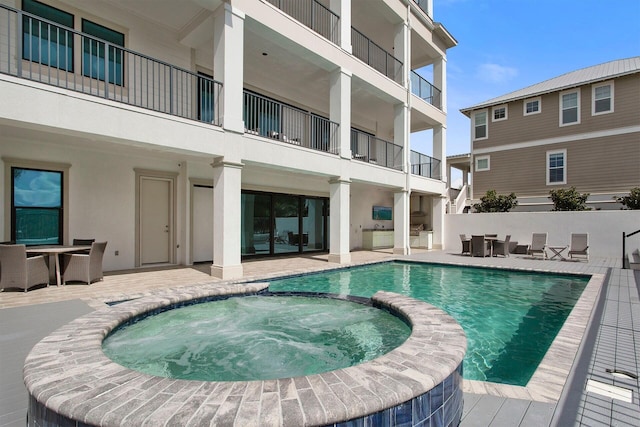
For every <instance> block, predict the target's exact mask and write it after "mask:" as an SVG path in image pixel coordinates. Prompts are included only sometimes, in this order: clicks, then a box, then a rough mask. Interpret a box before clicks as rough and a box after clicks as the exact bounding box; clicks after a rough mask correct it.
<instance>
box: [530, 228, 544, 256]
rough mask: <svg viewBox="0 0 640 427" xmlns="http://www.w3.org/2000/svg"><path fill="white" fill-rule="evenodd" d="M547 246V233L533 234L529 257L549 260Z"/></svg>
mask: <svg viewBox="0 0 640 427" xmlns="http://www.w3.org/2000/svg"><path fill="white" fill-rule="evenodd" d="M545 246H547V233H533V235H532V236H531V247H529V255H531V256H532V257H534V258H535V257H536V255H541V256H542V259H546V258H547V252H546V251H545Z"/></svg>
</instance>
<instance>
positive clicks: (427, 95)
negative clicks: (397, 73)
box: [411, 71, 442, 109]
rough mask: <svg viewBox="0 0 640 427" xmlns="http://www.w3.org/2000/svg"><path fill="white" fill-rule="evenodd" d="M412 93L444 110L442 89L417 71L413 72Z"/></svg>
mask: <svg viewBox="0 0 640 427" xmlns="http://www.w3.org/2000/svg"><path fill="white" fill-rule="evenodd" d="M411 93H413V94H414V95H416V96H417V97H419V98H422V99H424V100H425V101H427V102H428V103H429V104H431V105H433V106H434V107H436V108H438V109H442V105H441V104H442V101H441V97H440V93H441V92H440V89H438V88H437V87H435V86H434V85H432V84H431V83H429V82H428V81H426V80H425V79H424V78H423V77H422V76H420V75H419V74H418V73H416V72H415V71H411Z"/></svg>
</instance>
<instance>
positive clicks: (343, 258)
mask: <svg viewBox="0 0 640 427" xmlns="http://www.w3.org/2000/svg"><path fill="white" fill-rule="evenodd" d="M350 199H351V181H349V180H344V179H335V180H331V181H329V209H330V214H329V229H330V234H329V262H335V263H338V264H348V263H350V262H351V253H350V251H349V249H350V248H349V224H350V220H351V212H350V204H351V200H350Z"/></svg>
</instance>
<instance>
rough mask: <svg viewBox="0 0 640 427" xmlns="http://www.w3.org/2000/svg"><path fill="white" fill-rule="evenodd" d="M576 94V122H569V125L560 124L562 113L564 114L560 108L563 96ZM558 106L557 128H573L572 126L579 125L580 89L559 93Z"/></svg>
mask: <svg viewBox="0 0 640 427" xmlns="http://www.w3.org/2000/svg"><path fill="white" fill-rule="evenodd" d="M573 93H575V94H577V95H578V96H577V99H576V108H577V111H576V119H577V120H576V121H575V122H569V123H563V122H562V113H563V112H564V109H563V107H562V97H563V96H564V95H571V94H573ZM558 104H559V108H558V110H559V115H558V116H559V117H558V121H559V126H560V127H563V126H573V125H579V124H580V88H576V89H571V90H566V91H564V92H560V93H559V94H558Z"/></svg>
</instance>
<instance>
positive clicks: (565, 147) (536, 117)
mask: <svg viewBox="0 0 640 427" xmlns="http://www.w3.org/2000/svg"><path fill="white" fill-rule="evenodd" d="M460 111H461V112H462V113H463V114H465V115H466V116H468V117H469V118H470V119H471V159H470V161H471V166H472V167H471V175H472V179H471V182H472V191H471V198H472V199H473V200H472V202H476V201H477V200H479V198H480V197H482V196H483V195H484V194H486V192H487V190H496V192H497V193H498V194H509V193H511V192H513V193H515V194H516V195H517V196H518V202H519V206H518V208H517V210H519V211H548V210H551V208H552V207H553V204H552V202H551V199H550V198H549V193H550V191H551V190H555V189H559V188H570V187H575V188H576V189H577V190H578V191H579V192H580V193H590V196H589V198H588V200H587V204H588V205H589V206H590V207H591V208H592V209H620V207H621V205H620V204H619V203H616V202H615V201H614V200H613V198H614V196H618V195H625V194H628V193H629V191H630V190H631V188H633V187H638V186H640V57H634V58H627V59H620V60H616V61H611V62H607V63H604V64H600V65H595V66H593V67H588V68H584V69H581V70H577V71H573V72H570V73H567V74H563V75H561V76H558V77H555V78H552V79H550V80H546V81H544V82H541V83H537V84H534V85H532V86H529V87H526V88H524V89H520V90H517V91H515V92H511V93H509V94H506V95H502V96H499V97H497V98H493V99H490V100H488V101H485V102H482V103H480V104H477V105H474V106H471V107H468V108H464V109H462V110H460Z"/></svg>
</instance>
